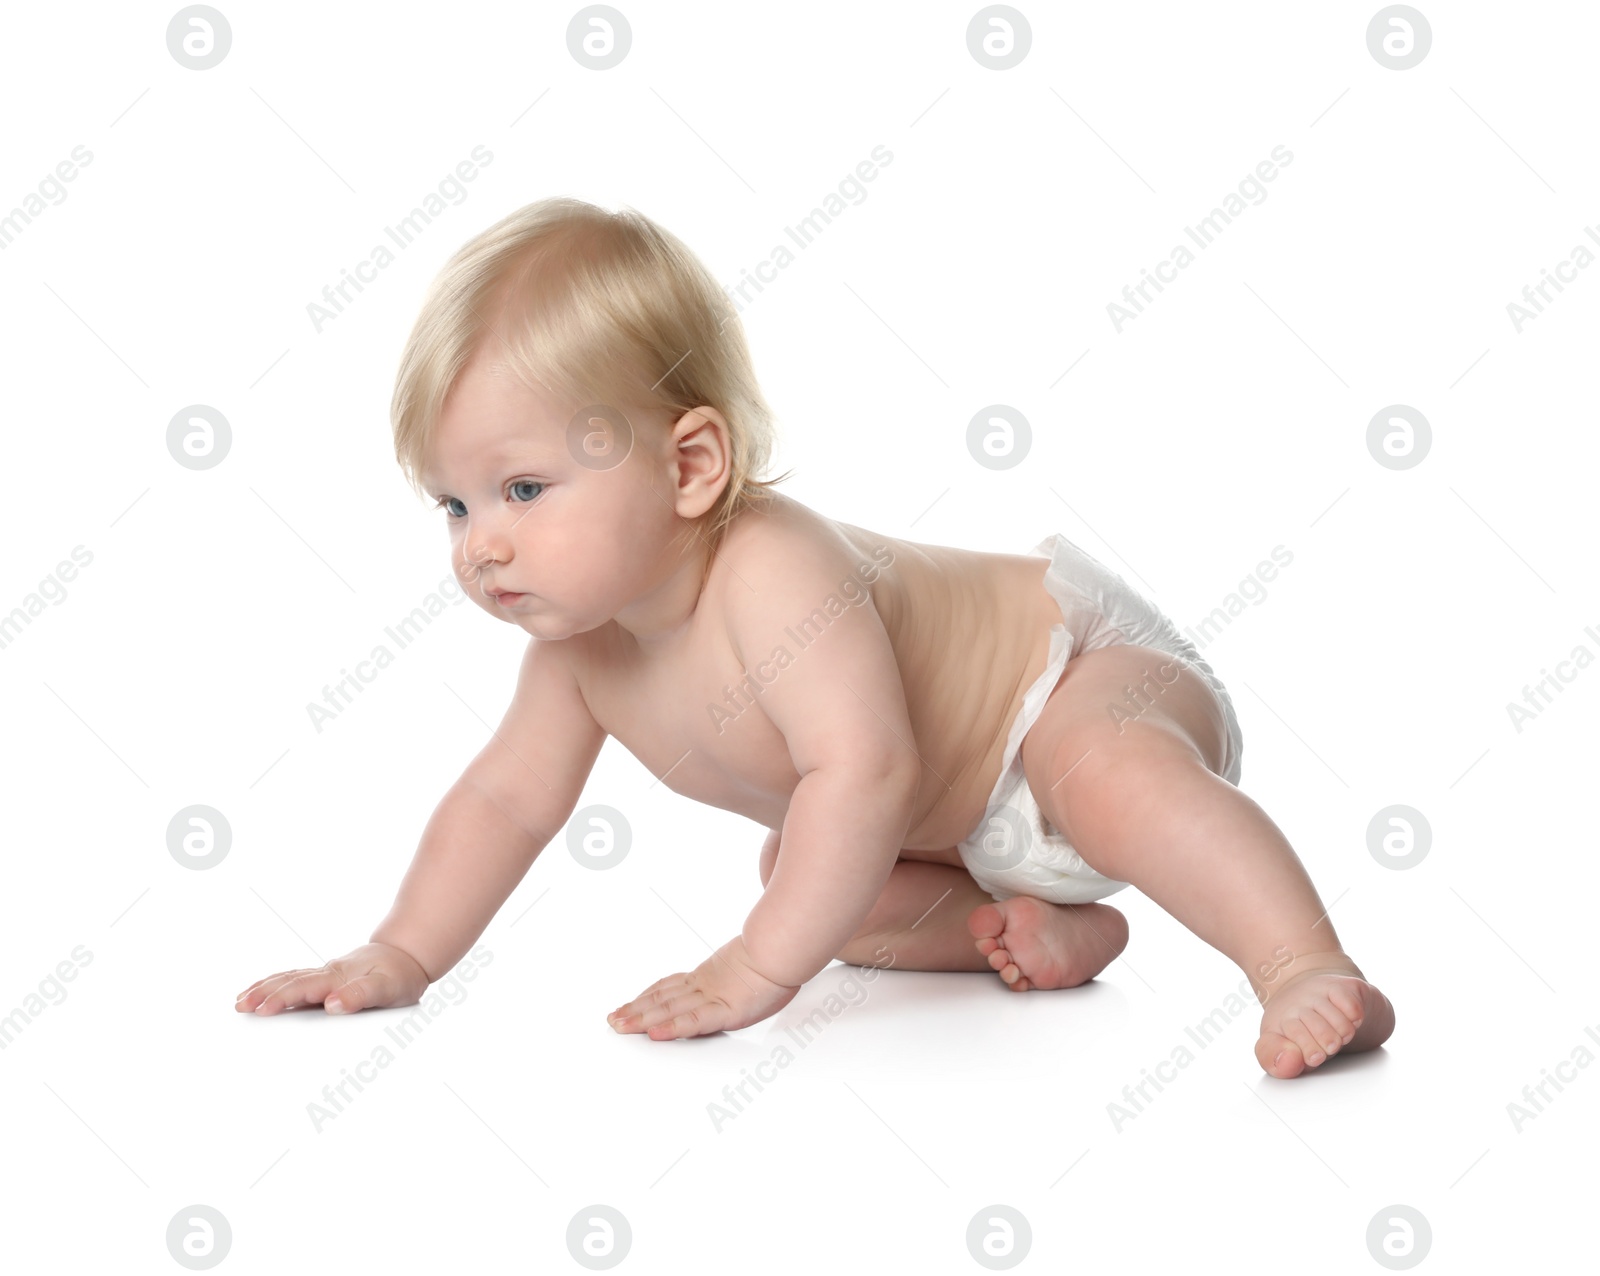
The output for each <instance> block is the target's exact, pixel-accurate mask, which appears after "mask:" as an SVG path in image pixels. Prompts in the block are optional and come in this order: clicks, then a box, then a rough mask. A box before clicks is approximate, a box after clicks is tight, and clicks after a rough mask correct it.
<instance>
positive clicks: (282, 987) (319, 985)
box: [256, 967, 343, 1015]
mask: <svg viewBox="0 0 1600 1276" xmlns="http://www.w3.org/2000/svg"><path fill="white" fill-rule="evenodd" d="M342 982H343V979H342V977H341V976H339V975H336V974H334V973H333V971H331V970H329V969H327V968H326V967H324V968H323V969H321V970H303V971H301V972H299V973H298V974H296V975H294V976H293V977H291V978H289V979H286V980H284V982H283V983H281V984H279V985H278V986H277V987H276V988H274V989H273V990H272V991H271V992H270V993H268V995H267V997H266V999H265V1000H264V1001H262V1003H261V1004H260V1005H259V1006H257V1007H256V1013H257V1014H258V1015H275V1014H277V1013H278V1011H280V1010H293V1009H294V1008H295V1007H296V1006H304V1005H307V1004H310V1005H318V1004H320V1003H321V1001H322V999H323V998H324V997H326V996H327V995H328V993H329V991H330V990H332V989H333V988H334V987H335V986H336V985H338V984H340V983H342Z"/></svg>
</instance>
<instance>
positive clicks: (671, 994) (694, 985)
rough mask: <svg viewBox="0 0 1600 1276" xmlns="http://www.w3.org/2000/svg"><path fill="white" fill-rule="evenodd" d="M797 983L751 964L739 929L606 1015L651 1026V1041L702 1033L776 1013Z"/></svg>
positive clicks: (628, 1027) (615, 1021)
mask: <svg viewBox="0 0 1600 1276" xmlns="http://www.w3.org/2000/svg"><path fill="white" fill-rule="evenodd" d="M799 991H800V987H799V985H796V986H795V987H793V988H789V987H786V986H784V985H783V984H775V983H773V982H772V980H770V979H768V978H767V977H766V976H765V975H763V974H761V973H760V972H759V971H757V970H756V968H755V967H754V966H752V965H751V964H750V955H749V954H748V953H747V952H745V947H744V936H743V935H736V936H734V938H732V939H730V940H729V941H728V942H727V943H726V944H724V945H723V946H722V947H721V948H719V949H717V951H716V952H714V953H712V954H711V956H709V957H707V958H706V959H705V960H704V961H703V962H701V963H700V964H699V965H698V966H696V967H695V968H694V969H693V970H691V971H689V972H688V973H687V974H678V975H668V976H667V977H666V978H665V979H660V980H657V981H656V982H655V983H653V984H651V985H650V987H648V988H646V989H645V990H644V991H643V992H642V993H640V994H639V995H638V996H637V997H635V998H634V999H633V1000H632V1001H630V1002H628V1003H627V1004H626V1005H623V1006H618V1007H617V1008H616V1009H615V1010H613V1011H612V1012H611V1013H610V1014H609V1015H607V1016H606V1022H607V1023H609V1024H610V1025H611V1026H612V1027H613V1028H615V1029H616V1030H617V1031H618V1032H647V1033H648V1034H649V1036H650V1039H651V1040H652V1041H671V1040H672V1039H673V1038H674V1037H698V1036H700V1035H701V1034H703V1033H708V1032H721V1031H722V1030H723V1029H724V1028H746V1027H748V1026H749V1025H751V1024H753V1023H760V1022H761V1020H763V1019H765V1018H766V1017H767V1016H768V1015H772V1014H776V1013H777V1012H778V1011H780V1010H782V1009H783V1008H784V1007H785V1006H787V1005H788V1004H789V1003H790V1002H791V1001H793V1000H794V995H795V993H797V992H799Z"/></svg>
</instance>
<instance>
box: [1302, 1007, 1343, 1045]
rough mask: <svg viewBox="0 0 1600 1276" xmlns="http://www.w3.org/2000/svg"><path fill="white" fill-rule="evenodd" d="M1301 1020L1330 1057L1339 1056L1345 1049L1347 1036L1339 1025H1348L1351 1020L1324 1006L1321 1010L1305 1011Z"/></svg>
mask: <svg viewBox="0 0 1600 1276" xmlns="http://www.w3.org/2000/svg"><path fill="white" fill-rule="evenodd" d="M1300 1019H1301V1021H1302V1022H1303V1023H1304V1024H1305V1026H1306V1028H1307V1029H1308V1030H1309V1031H1310V1033H1311V1035H1312V1036H1313V1037H1315V1038H1316V1040H1317V1043H1318V1044H1319V1045H1320V1046H1321V1047H1322V1048H1323V1050H1325V1051H1327V1053H1328V1055H1329V1056H1330V1057H1332V1056H1333V1055H1336V1054H1338V1053H1339V1051H1340V1050H1341V1049H1342V1048H1343V1046H1344V1043H1345V1038H1346V1034H1345V1031H1344V1029H1342V1028H1340V1027H1339V1023H1340V1021H1343V1022H1345V1023H1348V1022H1349V1020H1347V1019H1345V1018H1344V1016H1343V1015H1341V1014H1340V1013H1339V1012H1338V1011H1337V1010H1335V1009H1334V1008H1333V1007H1332V1006H1324V1007H1322V1008H1321V1009H1319V1010H1307V1011H1304V1012H1302V1014H1301V1016H1300Z"/></svg>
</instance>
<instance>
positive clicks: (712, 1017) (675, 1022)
mask: <svg viewBox="0 0 1600 1276" xmlns="http://www.w3.org/2000/svg"><path fill="white" fill-rule="evenodd" d="M726 1011H727V1008H726V1007H725V1006H723V1005H721V1004H720V1003H718V1002H714V1001H705V1002H702V1003H701V1004H700V1005H698V1006H694V1007H692V1008H690V1009H686V1010H684V1011H683V1012H682V1013H680V1014H678V1015H675V1016H673V1018H672V1019H670V1020H668V1021H667V1022H666V1023H659V1024H657V1025H656V1026H655V1027H654V1028H651V1029H650V1040H652V1041H672V1040H674V1039H675V1038H678V1037H698V1036H701V1035H703V1034H705V1033H708V1032H721V1031H722V1027H723V1024H724V1023H725V1022H726V1019H727V1013H726Z"/></svg>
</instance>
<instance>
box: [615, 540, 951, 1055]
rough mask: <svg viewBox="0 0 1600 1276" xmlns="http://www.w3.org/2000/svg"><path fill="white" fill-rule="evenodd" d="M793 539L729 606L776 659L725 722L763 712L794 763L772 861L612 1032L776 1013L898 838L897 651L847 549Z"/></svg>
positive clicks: (904, 718)
mask: <svg viewBox="0 0 1600 1276" xmlns="http://www.w3.org/2000/svg"><path fill="white" fill-rule="evenodd" d="M784 539H785V541H789V542H790V543H786V544H782V545H780V546H777V547H775V548H774V549H773V550H772V551H770V560H769V561H767V562H753V563H745V562H740V563H739V564H738V565H737V572H736V573H735V574H736V575H737V576H738V578H739V579H738V580H737V581H735V582H732V583H730V585H729V589H730V591H731V593H732V594H733V595H734V601H733V602H732V603H731V604H730V607H729V613H728V617H727V624H728V633H729V637H730V639H731V640H732V643H733V646H734V650H735V652H736V653H737V654H738V656H739V660H740V663H741V665H743V666H744V667H745V668H747V669H748V668H752V667H754V666H755V665H757V664H765V665H766V666H767V667H768V669H769V670H770V669H771V668H772V667H773V666H774V665H777V666H780V667H778V668H777V670H776V677H774V678H771V680H770V681H767V680H765V679H766V675H765V674H764V676H763V683H762V684H761V692H760V698H759V699H758V700H757V701H756V709H755V711H753V712H751V713H749V714H745V715H741V716H740V717H739V718H737V719H735V720H734V721H732V722H730V723H728V724H727V726H726V728H725V730H726V732H727V733H728V734H729V735H732V736H734V737H735V742H736V740H737V733H738V732H739V731H741V730H746V729H748V728H749V726H751V725H753V723H752V722H750V719H753V718H754V717H755V715H756V713H757V712H759V713H764V714H765V715H766V716H767V718H768V719H770V720H771V721H772V722H773V723H774V724H775V725H776V726H777V727H778V729H779V730H780V731H781V732H782V733H783V735H784V739H785V741H786V743H787V745H788V748H789V754H790V757H791V759H792V761H793V763H794V768H795V770H796V771H797V772H798V773H799V776H800V780H799V783H798V784H797V785H796V786H795V789H794V792H793V794H792V796H791V798H790V801H789V808H788V812H787V814H786V815H785V818H784V822H783V829H782V833H781V846H782V850H781V851H780V852H779V855H778V861H777V865H776V867H775V868H774V870H773V872H772V875H771V877H770V878H769V879H768V882H767V888H766V891H765V893H764V894H763V895H762V897H761V899H760V900H759V901H758V902H757V903H756V906H755V907H754V908H753V909H752V910H751V912H750V915H749V917H748V918H747V919H746V921H745V924H744V930H743V933H742V934H741V935H740V936H739V937H737V938H735V939H733V940H731V941H729V942H728V943H727V944H725V945H723V947H722V948H720V949H718V950H717V952H716V953H714V954H712V956H711V957H709V958H708V959H707V960H706V961H705V962H703V963H701V965H700V966H699V967H697V968H696V969H695V970H694V971H691V972H685V973H682V974H679V975H672V976H668V977H667V978H666V979H663V980H659V981H658V982H657V983H656V984H654V985H652V986H651V987H650V988H648V989H646V990H645V991H644V992H643V993H642V994H640V995H639V996H638V997H637V998H635V999H634V1000H633V1001H631V1002H628V1003H626V1004H625V1005H623V1006H621V1007H619V1008H618V1009H617V1010H616V1011H614V1012H613V1013H612V1016H611V1022H612V1026H613V1027H615V1028H616V1029H617V1030H618V1031H621V1032H638V1031H648V1032H649V1034H650V1036H651V1037H652V1038H654V1039H656V1040H667V1039H670V1038H673V1037H680V1036H695V1035H698V1034H700V1033H706V1032H716V1031H719V1030H721V1029H724V1028H740V1027H745V1026H747V1025H748V1024H751V1023H756V1022H759V1021H760V1020H762V1019H764V1018H766V1017H767V1016H768V1015H771V1014H773V1013H775V1012H776V1011H777V1010H779V1009H781V1008H782V1007H783V1006H784V1005H786V1004H787V1003H788V1002H789V1001H790V1000H791V999H792V998H793V997H794V995H795V992H796V991H797V990H798V988H799V986H800V985H801V984H803V983H804V982H805V981H806V980H807V979H809V978H811V976H812V975H814V974H816V973H817V972H818V971H819V970H821V969H822V968H823V967H824V966H826V965H827V964H828V963H829V962H830V961H832V960H833V959H834V957H835V956H836V955H837V954H838V952H839V950H840V949H842V948H843V947H844V946H845V945H846V943H847V942H848V941H849V940H850V938H851V937H852V936H853V935H855V934H856V932H857V931H858V930H859V929H860V927H861V924H862V922H863V921H865V920H866V917H867V914H868V913H870V912H871V911H872V906H873V904H874V903H876V902H877V899H878V896H879V895H880V894H881V892H882V890H883V888H884V886H885V884H886V883H887V882H888V880H889V875H890V873H891V872H892V871H893V869H894V865H895V861H896V859H898V857H899V854H900V848H901V847H902V846H903V845H904V838H905V833H906V829H907V828H908V826H909V824H910V821H911V817H912V813H913V810H914V807H915V802H916V793H917V786H918V783H919V780H920V778H921V761H920V759H919V758H918V756H917V753H916V748H915V739H914V737H913V734H912V730H911V723H910V717H909V714H908V712H907V708H906V702H905V690H904V687H903V686H902V684H901V680H900V670H899V665H898V662H897V661H896V658H895V653H894V649H893V647H892V645H891V643H890V641H889V637H888V634H887V633H886V632H885V630H884V627H883V622H882V620H881V618H880V617H879V616H878V614H877V612H876V610H875V609H874V607H873V605H872V601H871V598H870V596H868V595H867V594H866V591H865V589H864V588H863V587H862V585H861V582H860V580H859V578H858V577H857V576H856V575H855V569H856V563H855V561H854V560H853V558H852V557H851V556H850V555H849V554H848V552H847V551H845V550H843V549H842V548H841V549H837V550H836V549H835V548H834V547H833V546H831V545H815V544H810V543H807V542H803V541H800V540H799V538H798V537H794V538H793V539H791V537H789V536H786V537H785V538H784ZM747 586H748V588H747ZM808 622H809V623H810V625H811V626H812V627H811V629H810V634H811V635H812V636H811V637H810V640H809V642H808V643H807V645H806V646H804V647H799V646H798V644H797V641H796V638H795V635H796V634H798V633H801V632H805V630H804V629H803V626H805V625H806V624H807V623H808ZM819 629H820V632H817V631H818V630H819ZM780 649H781V650H782V651H785V652H787V656H784V657H781V658H780V657H779V656H778V654H777V653H778V652H779V651H780Z"/></svg>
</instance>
